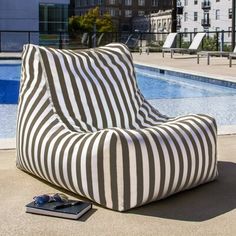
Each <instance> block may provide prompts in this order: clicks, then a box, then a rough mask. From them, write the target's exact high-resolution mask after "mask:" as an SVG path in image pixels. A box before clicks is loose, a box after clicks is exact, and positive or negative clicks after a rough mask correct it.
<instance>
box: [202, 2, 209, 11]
mask: <svg viewBox="0 0 236 236" xmlns="http://www.w3.org/2000/svg"><path fill="white" fill-rule="evenodd" d="M202 9H203V10H210V9H211V2H209V1H203V2H202Z"/></svg>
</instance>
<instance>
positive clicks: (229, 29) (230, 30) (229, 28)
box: [228, 27, 232, 37]
mask: <svg viewBox="0 0 236 236" xmlns="http://www.w3.org/2000/svg"><path fill="white" fill-rule="evenodd" d="M228 31H229V32H228V37H231V32H232V27H228Z"/></svg>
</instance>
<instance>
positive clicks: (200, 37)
mask: <svg viewBox="0 0 236 236" xmlns="http://www.w3.org/2000/svg"><path fill="white" fill-rule="evenodd" d="M205 36H206V33H197V34H196V35H195V37H194V39H193V41H192V43H191V45H190V46H189V49H190V50H197V49H198V48H199V46H200V44H201V42H202V40H203V38H204V37H205Z"/></svg>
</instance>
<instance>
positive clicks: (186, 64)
mask: <svg viewBox="0 0 236 236" xmlns="http://www.w3.org/2000/svg"><path fill="white" fill-rule="evenodd" d="M133 59H134V62H135V63H141V64H146V65H150V66H154V67H158V68H163V69H171V70H177V71H182V72H183V71H184V72H189V73H193V74H198V75H202V76H208V77H214V78H218V79H222V80H229V81H234V82H236V60H233V65H232V67H231V68H230V67H229V60H228V58H227V57H211V64H210V65H209V66H208V65H207V58H201V59H200V64H197V56H196V55H181V54H175V55H174V58H173V59H171V58H170V54H168V53H166V54H165V57H164V58H163V57H162V54H161V53H150V54H149V55H147V54H146V53H142V54H141V55H139V54H138V53H133Z"/></svg>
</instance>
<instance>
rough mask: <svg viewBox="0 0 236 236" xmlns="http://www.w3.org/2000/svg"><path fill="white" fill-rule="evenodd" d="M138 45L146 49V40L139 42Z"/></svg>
mask: <svg viewBox="0 0 236 236" xmlns="http://www.w3.org/2000/svg"><path fill="white" fill-rule="evenodd" d="M138 45H139V46H141V45H142V47H146V46H147V40H145V39H142V40H139V43H138Z"/></svg>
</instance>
